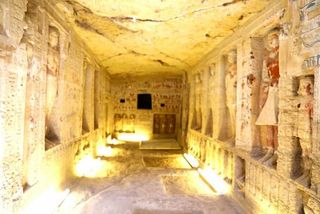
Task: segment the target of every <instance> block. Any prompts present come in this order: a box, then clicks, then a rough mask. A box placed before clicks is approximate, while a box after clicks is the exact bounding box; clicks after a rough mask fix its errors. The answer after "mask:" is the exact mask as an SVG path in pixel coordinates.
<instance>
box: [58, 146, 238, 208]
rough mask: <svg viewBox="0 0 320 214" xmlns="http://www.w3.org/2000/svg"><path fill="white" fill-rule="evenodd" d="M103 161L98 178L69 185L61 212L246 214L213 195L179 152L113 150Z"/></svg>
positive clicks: (228, 198) (227, 199)
mask: <svg viewBox="0 0 320 214" xmlns="http://www.w3.org/2000/svg"><path fill="white" fill-rule="evenodd" d="M112 153H113V155H114V156H113V157H107V158H106V157H101V162H103V163H102V165H103V167H102V168H101V169H100V171H99V172H97V176H99V177H100V178H79V179H76V180H73V181H70V183H71V184H72V186H70V193H69V195H68V196H67V197H66V199H65V200H64V201H63V203H62V204H61V205H60V207H59V211H58V212H59V213H70V211H71V209H72V213H83V214H84V213H99V214H100V213H108V214H119V213H122V214H126V213H128V214H129V213H133V214H148V213H154V214H182V213H183V214H191V213H192V214H202V213H203V214H209V213H219V214H223V213H228V214H231V213H244V211H243V210H242V209H241V208H240V207H239V205H237V203H236V202H235V201H233V200H232V199H231V198H230V197H229V196H224V195H217V194H215V193H214V192H213V191H212V190H211V189H210V188H209V187H208V186H207V184H205V183H204V181H203V180H202V179H201V178H200V177H199V175H198V172H197V171H196V170H194V169H191V167H190V166H189V164H188V163H187V162H186V161H185V159H184V158H183V156H182V155H181V153H180V151H179V150H171V151H170V150H166V151H156V150H140V149H139V144H138V143H125V144H120V145H112Z"/></svg>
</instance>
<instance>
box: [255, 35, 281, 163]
mask: <svg viewBox="0 0 320 214" xmlns="http://www.w3.org/2000/svg"><path fill="white" fill-rule="evenodd" d="M265 42H266V45H265V46H266V50H265V54H264V60H263V70H262V79H261V93H260V100H259V104H260V109H261V111H260V114H259V116H258V118H257V121H256V125H259V126H263V127H261V128H265V130H266V139H262V140H266V141H265V142H266V143H262V149H263V150H264V151H265V150H266V153H265V155H264V156H263V157H262V158H261V159H260V162H262V163H264V164H266V165H268V166H273V165H275V164H276V161H277V155H276V152H275V151H276V150H277V147H278V112H279V106H278V102H279V101H278V99H279V98H278V83H279V78H280V72H279V32H278V31H276V30H274V31H271V32H270V33H269V34H268V35H267V37H266V41H265ZM261 142H264V141H261Z"/></svg>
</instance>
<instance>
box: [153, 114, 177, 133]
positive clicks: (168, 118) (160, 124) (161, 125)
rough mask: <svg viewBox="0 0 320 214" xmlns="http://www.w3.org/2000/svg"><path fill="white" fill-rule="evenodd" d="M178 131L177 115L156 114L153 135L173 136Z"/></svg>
mask: <svg viewBox="0 0 320 214" xmlns="http://www.w3.org/2000/svg"><path fill="white" fill-rule="evenodd" d="M175 131H176V115H174V114H154V115H153V133H154V134H163V135H171V134H175Z"/></svg>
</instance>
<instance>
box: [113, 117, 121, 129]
mask: <svg viewBox="0 0 320 214" xmlns="http://www.w3.org/2000/svg"><path fill="white" fill-rule="evenodd" d="M114 131H115V132H121V131H122V119H121V115H120V114H115V115H114Z"/></svg>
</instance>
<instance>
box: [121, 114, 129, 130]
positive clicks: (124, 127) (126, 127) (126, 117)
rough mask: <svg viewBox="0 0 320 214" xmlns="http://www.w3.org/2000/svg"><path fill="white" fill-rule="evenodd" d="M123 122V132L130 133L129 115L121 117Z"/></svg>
mask: <svg viewBox="0 0 320 214" xmlns="http://www.w3.org/2000/svg"><path fill="white" fill-rule="evenodd" d="M121 120H122V131H123V132H129V127H128V125H129V123H128V115H127V114H122V115H121Z"/></svg>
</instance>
